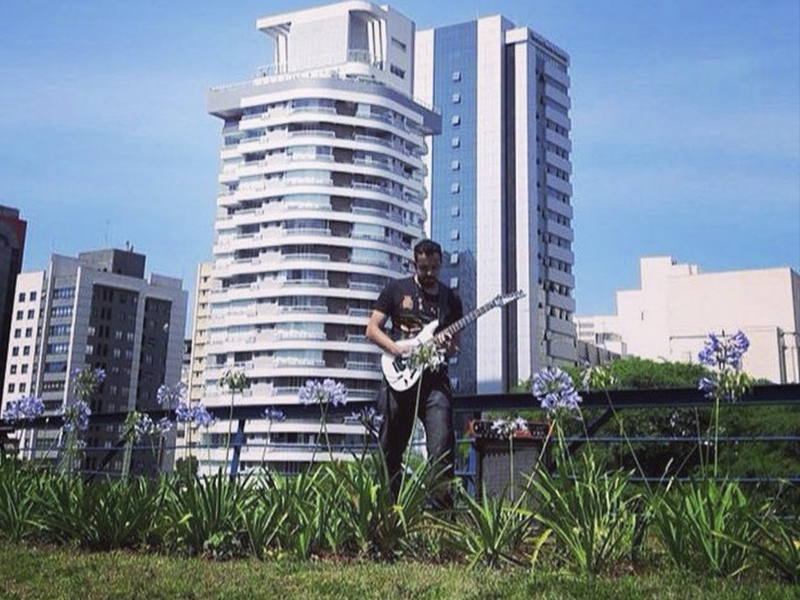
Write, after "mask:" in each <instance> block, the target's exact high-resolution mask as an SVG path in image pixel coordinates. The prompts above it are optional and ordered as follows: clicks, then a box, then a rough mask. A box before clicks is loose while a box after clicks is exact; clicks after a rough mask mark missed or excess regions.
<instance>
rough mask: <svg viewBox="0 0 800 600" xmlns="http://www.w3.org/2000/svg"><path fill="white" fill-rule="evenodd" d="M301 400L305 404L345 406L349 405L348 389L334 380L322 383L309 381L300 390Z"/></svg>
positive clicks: (313, 380) (326, 380)
mask: <svg viewBox="0 0 800 600" xmlns="http://www.w3.org/2000/svg"><path fill="white" fill-rule="evenodd" d="M299 398H300V402H302V403H303V404H330V405H332V406H344V405H345V404H347V388H345V386H344V384H342V383H337V382H335V381H334V380H333V379H325V380H324V381H322V382H321V383H320V381H318V380H316V379H309V380H308V381H306V384H305V385H304V386H303V387H301V388H300V393H299Z"/></svg>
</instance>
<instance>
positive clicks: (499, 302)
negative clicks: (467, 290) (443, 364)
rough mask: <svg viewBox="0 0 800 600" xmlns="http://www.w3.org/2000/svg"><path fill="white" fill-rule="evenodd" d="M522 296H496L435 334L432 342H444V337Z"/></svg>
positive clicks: (515, 294)
mask: <svg viewBox="0 0 800 600" xmlns="http://www.w3.org/2000/svg"><path fill="white" fill-rule="evenodd" d="M523 295H524V293H523V292H521V291H520V292H515V293H513V294H508V295H506V296H497V297H496V298H494V299H492V300H490V301H489V302H487V303H486V304H484V305H483V306H480V307H478V308H476V309H475V310H473V311H472V312H469V313H467V314H466V315H464V316H463V317H461V318H460V319H459V320H458V321H455V322H454V323H451V324H450V325H448V326H447V327H445V328H444V329H442V330H441V331H440V332H439V333H437V334H436V335H435V336H434V337H433V339H434V341H435V342H436V343H441V342H442V341H443V340H444V338H445V336H448V335H452V334H454V333H456V332H457V331H461V330H462V329H464V327H466V326H467V325H469V324H470V323H472V322H473V321H476V320H477V319H478V318H479V317H481V316H483V315H484V314H486V313H487V312H489V311H490V310H492V309H493V308H495V307H497V306H503V305H504V304H506V303H508V302H511V301H512V300H518V299H519V298H521V297H522V296H523Z"/></svg>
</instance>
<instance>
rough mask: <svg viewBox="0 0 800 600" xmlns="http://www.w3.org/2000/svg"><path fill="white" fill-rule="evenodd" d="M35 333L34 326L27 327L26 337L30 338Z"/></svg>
mask: <svg viewBox="0 0 800 600" xmlns="http://www.w3.org/2000/svg"><path fill="white" fill-rule="evenodd" d="M32 335H33V327H26V328H25V337H26V338H29V337H31V336H32Z"/></svg>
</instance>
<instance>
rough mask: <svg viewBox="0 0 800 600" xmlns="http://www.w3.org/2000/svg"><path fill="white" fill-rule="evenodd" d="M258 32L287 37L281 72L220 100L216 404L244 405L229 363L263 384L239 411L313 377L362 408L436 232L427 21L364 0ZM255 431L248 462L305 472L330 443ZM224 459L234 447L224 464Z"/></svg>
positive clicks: (273, 20)
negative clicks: (418, 34) (420, 54)
mask: <svg viewBox="0 0 800 600" xmlns="http://www.w3.org/2000/svg"><path fill="white" fill-rule="evenodd" d="M257 26H258V29H259V30H260V31H262V32H264V33H266V34H267V35H269V36H270V37H271V38H272V41H273V43H274V64H273V65H271V66H269V67H266V68H263V69H260V70H259V71H258V72H257V74H256V76H255V78H254V79H253V80H251V81H248V82H246V83H242V84H237V85H230V86H225V87H221V88H217V89H214V90H212V91H211V92H210V94H209V111H210V113H211V114H212V115H214V116H216V117H219V118H220V119H222V121H223V127H222V138H223V144H222V150H221V162H222V165H221V173H220V176H219V182H220V190H219V196H218V199H217V217H216V224H215V229H216V242H215V244H214V249H213V253H214V262H213V271H212V291H211V296H210V302H209V304H210V310H211V317H210V322H209V327H208V332H209V334H208V345H207V364H206V367H205V399H206V404H208V405H210V406H214V405H217V406H228V405H229V404H230V402H231V400H230V396H229V395H228V393H227V392H226V391H225V390H224V389H221V388H220V385H219V382H220V378H221V377H222V376H223V374H224V373H225V371H226V370H228V369H240V370H242V371H243V372H244V373H245V375H246V376H247V378H248V380H249V383H250V387H249V389H248V390H246V392H245V394H244V396H243V397H242V398H240V399H238V400H237V401H238V402H243V403H253V404H275V405H281V404H291V403H297V402H298V401H299V400H298V391H299V388H300V386H302V385H303V384H304V383H305V382H306V380H308V379H324V378H328V377H329V378H332V379H335V380H337V381H340V382H342V383H344V384H345V385H346V386H347V388H348V390H349V398H350V401H351V403H354V404H355V403H357V402H358V401H368V400H373V399H374V396H375V392H376V390H377V388H378V386H379V382H380V380H381V372H380V366H379V359H380V353H379V350H378V348H377V347H376V346H374V345H373V344H371V343H369V342H368V341H367V340H366V338H365V336H364V329H365V326H366V323H367V319H368V316H369V313H370V309H371V306H372V303H373V301H374V300H375V299H376V297H377V295H378V293H379V292H380V290H381V289H382V287H383V286H384V284H386V283H387V281H389V280H390V279H391V278H394V277H397V276H399V275H401V274H404V273H406V272H407V269H408V266H409V262H410V260H411V259H412V246H413V244H414V242H415V241H416V240H417V239H419V238H420V237H422V235H423V223H424V220H425V210H424V201H425V198H426V191H425V186H424V177H425V174H426V168H425V165H424V163H423V161H422V156H423V155H424V154H425V152H426V150H427V147H426V144H425V141H424V137H425V136H426V135H430V134H432V133H436V132H438V131H439V128H440V126H441V119H440V116H439V115H438V114H436V113H435V112H434V111H433V110H432V109H430V108H426V107H425V106H423V105H422V104H420V103H419V102H417V101H415V100H414V99H413V98H412V82H413V69H414V24H413V22H411V21H410V20H408V19H407V18H406V17H404V16H403V15H401V14H399V13H398V12H396V11H394V10H393V9H391V8H389V7H380V6H377V5H375V4H372V3H370V2H361V1H351V2H343V3H339V4H334V5H330V6H324V7H319V8H312V9H308V10H300V11H297V12H291V13H287V14H281V15H276V16H270V17H264V18H261V19H259V20H258V22H257ZM357 408H358V406H357V404H356V405H355V406H354V409H357ZM227 427H228V425H227V423H225V422H224V421H221V422H219V423H218V424H217V425H216V429H213V430H212V432H211V441H212V442H220V443H224V440H225V438H226V435H225V432H226V431H227ZM247 427H248V428H247V440H248V443H249V447H247V448H245V450H244V451H243V454H242V466H243V468H245V469H248V468H252V467H256V466H257V465H260V464H261V461H262V457H264V458H265V459H266V462H267V463H269V464H270V466H271V467H272V468H276V469H280V470H285V471H291V470H295V469H297V468H299V466H300V465H302V463H307V462H308V461H309V460H311V459H312V456H313V455H314V451H313V449H312V447H313V445H314V444H316V443H318V442H319V435H320V426H319V422H318V419H313V420H309V421H307V422H286V423H274V424H271V425H268V424H267V423H266V422H264V421H262V422H253V423H249V424H248V426H247ZM359 433H360V428H359V427H357V426H352V425H345V424H342V423H331V424H330V425H329V427H328V434H329V436H330V440H331V444H332V445H334V446H337V445H338V444H341V443H348V442H353V443H355V444H360V443H361V439H360V436H359ZM268 438H269V442H270V445H269V447H268V448H266V447H265V443H266V441H267V439H268ZM322 454H325V453H322ZM320 455H321V453H320V452H316V456H317V457H320ZM334 456H341V457H345V456H349V453H342V454H337V453H334ZM224 457H225V451H224V449H221V450H220V451H219V452H217V454H216V455H214V456H212V458H211V460H210V461H209V463H210V464H209V465H208V467H210V468H211V469H213V468H215V467H216V466H217V465H219V464H221V462H222V461H223V460H224ZM199 458H200V460H201V463H202V462H203V460H204V458H203V457H202V456H200V457H199Z"/></svg>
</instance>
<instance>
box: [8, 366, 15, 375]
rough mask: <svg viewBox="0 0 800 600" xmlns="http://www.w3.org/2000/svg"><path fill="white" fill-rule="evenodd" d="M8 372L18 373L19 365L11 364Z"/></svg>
mask: <svg viewBox="0 0 800 600" xmlns="http://www.w3.org/2000/svg"><path fill="white" fill-rule="evenodd" d="M8 372H9V373H11V374H12V375H16V374H17V365H11V368H10V369H9V371H8Z"/></svg>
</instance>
